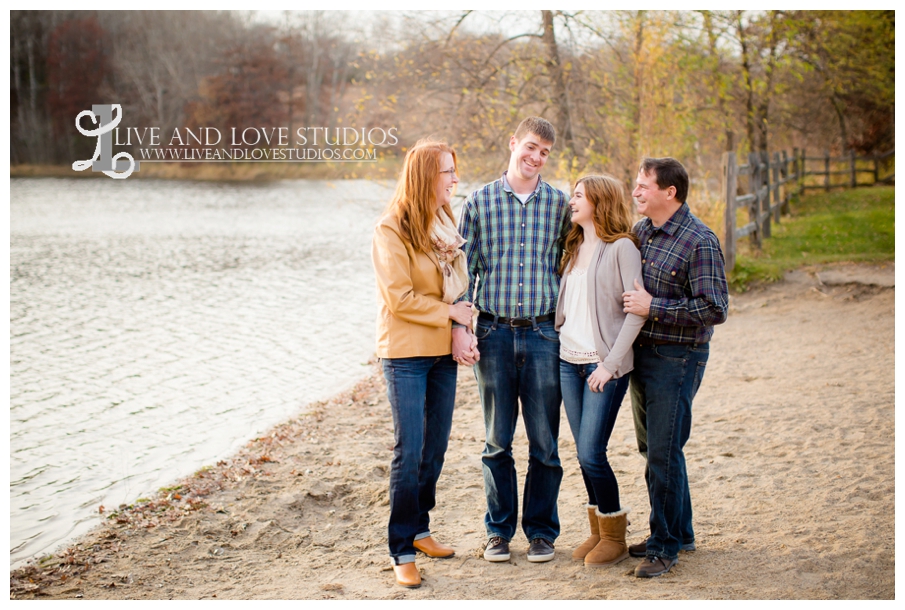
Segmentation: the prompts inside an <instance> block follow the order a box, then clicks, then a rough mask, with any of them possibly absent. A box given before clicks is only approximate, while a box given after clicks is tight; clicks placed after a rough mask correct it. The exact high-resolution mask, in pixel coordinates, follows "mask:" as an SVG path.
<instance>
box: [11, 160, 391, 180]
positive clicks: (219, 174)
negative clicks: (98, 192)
mask: <svg viewBox="0 0 905 610" xmlns="http://www.w3.org/2000/svg"><path fill="white" fill-rule="evenodd" d="M401 167H402V160H401V159H396V158H382V159H380V160H379V161H377V162H376V163H329V162H328V163H254V162H252V163H216V162H211V163H179V162H173V163H146V164H144V165H142V166H141V168H140V170H139V171H137V172H135V173H133V174H132V175H131V176H129V178H130V179H131V178H138V179H145V180H193V181H201V182H252V183H253V182H272V181H275V180H362V179H364V180H378V181H379V180H394V179H395V177H396V175H397V173H398V171H399V169H400V168H401ZM9 177H10V178H106V179H108V180H109V178H108V177H107V176H106V175H105V174H103V173H100V172H93V171H91V170H90V169H89V170H85V171H81V172H77V171H75V170H74V169H72V166H71V165H47V164H19V165H10V168H9Z"/></svg>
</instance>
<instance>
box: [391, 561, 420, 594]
mask: <svg viewBox="0 0 905 610" xmlns="http://www.w3.org/2000/svg"><path fill="white" fill-rule="evenodd" d="M393 572H395V574H396V584H397V585H399V586H400V587H405V588H407V589H417V588H418V587H420V586H421V572H419V571H418V568H417V567H416V566H415V562H414V561H412V562H409V563H400V564H399V565H394V566H393Z"/></svg>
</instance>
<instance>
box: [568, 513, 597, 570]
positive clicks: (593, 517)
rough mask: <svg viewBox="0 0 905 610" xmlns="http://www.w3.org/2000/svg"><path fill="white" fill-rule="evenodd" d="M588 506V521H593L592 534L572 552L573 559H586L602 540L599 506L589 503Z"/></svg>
mask: <svg viewBox="0 0 905 610" xmlns="http://www.w3.org/2000/svg"><path fill="white" fill-rule="evenodd" d="M586 508H587V509H588V521H590V522H591V535H590V536H589V537H588V539H587V540H585V541H584V542H582V543H581V545H580V546H579V547H578V548H577V549H575V550H574V551H573V552H572V561H584V558H585V555H587V554H588V553H590V552H591V550H592V549H593V548H594V547H595V546H597V543H598V542H600V534H599V533H598V531H597V507H596V506H591V505H590V504H588V505H587V506H586Z"/></svg>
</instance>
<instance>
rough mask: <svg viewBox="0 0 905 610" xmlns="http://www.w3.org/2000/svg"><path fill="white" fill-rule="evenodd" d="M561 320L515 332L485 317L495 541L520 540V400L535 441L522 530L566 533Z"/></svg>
mask: <svg viewBox="0 0 905 610" xmlns="http://www.w3.org/2000/svg"><path fill="white" fill-rule="evenodd" d="M553 325H554V324H553V322H552V321H549V322H541V323H540V324H537V325H535V326H533V327H532V326H527V327H512V326H508V325H503V324H494V323H493V322H490V321H488V320H484V319H480V318H479V319H478V323H477V327H476V329H475V335H477V338H478V350H479V351H480V352H481V359H480V360H479V361H478V363H477V364H476V365H475V377H476V378H477V381H478V391H479V392H480V394H481V404H482V405H483V407H484V428H485V432H486V441H485V445H484V453H483V454H482V458H481V460H482V462H483V465H484V493H485V494H486V496H487V514H486V515H485V516H484V525H485V527H486V529H487V535H488V536H500V537H501V538H503V539H505V540H512V537H513V536H514V535H515V530H516V526H517V523H518V483H517V481H516V472H515V460H513V458H512V438H513V435H514V434H515V425H516V422H517V421H518V414H519V403H521V410H522V415H523V416H524V418H525V432H526V433H527V436H528V472H527V474H526V475H525V489H524V503H523V506H522V530H523V531H524V532H525V535H526V536H527V537H528V539H529V540H532V539H534V538H544V539H545V540H548V541H549V542H551V543H552V542H554V541H555V540H556V538H557V537H558V536H559V514H558V512H557V509H556V501H557V498H558V497H559V485H560V483H561V482H562V466H561V465H560V463H559V450H558V445H557V439H558V438H559V408H560V404H561V402H562V394H561V391H560V387H559V334H558V333H557V332H556V331H555V330H554V329H553Z"/></svg>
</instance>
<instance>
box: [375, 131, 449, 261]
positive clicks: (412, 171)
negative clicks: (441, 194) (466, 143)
mask: <svg viewBox="0 0 905 610" xmlns="http://www.w3.org/2000/svg"><path fill="white" fill-rule="evenodd" d="M443 153H449V154H451V155H452V158H453V166H454V167H455V168H456V170H457V171H458V167H459V166H458V164H457V161H456V151H455V149H453V148H452V147H451V146H450V145H449V144H447V143H446V142H439V141H436V140H431V139H423V140H418V141H417V142H416V143H415V145H414V146H413V147H412V148H411V149H410V150H409V151H408V152H407V153H406V154H405V160H404V161H403V163H402V174H401V175H400V176H399V181H398V182H397V183H396V192H395V193H394V194H393V198H392V199H391V200H390V204H389V206H387V212H389V213H391V214H394V215H395V216H396V217H397V218H398V219H399V228H400V229H401V231H402V236H403V237H404V238H405V239H407V240H408V241H409V242H411V244H412V245H413V246H414V247H415V249H416V250H421V251H422V252H430V251H431V250H432V246H431V224H432V223H433V221H434V215H435V214H438V213H439V210H437V181H438V180H439V179H440V171H441V169H442V168H441V167H440V157H441V156H442V154H443ZM441 209H442V210H443V212H444V213H445V214H446V215H447V216H448V217H449V219H450V220H452V221H453V222H455V217H454V216H453V212H452V208H451V207H450V206H449V204H448V203H445V204H443V207H442V208H441Z"/></svg>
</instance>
